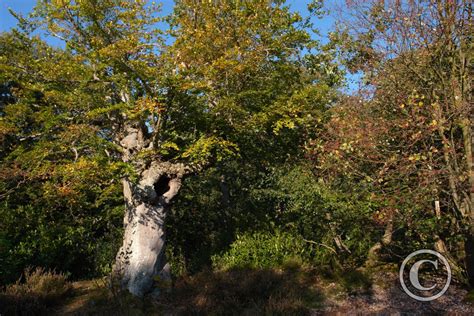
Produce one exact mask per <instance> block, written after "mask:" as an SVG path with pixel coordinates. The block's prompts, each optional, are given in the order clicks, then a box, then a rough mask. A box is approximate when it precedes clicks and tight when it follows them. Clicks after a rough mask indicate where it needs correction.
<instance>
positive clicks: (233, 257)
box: [212, 231, 309, 270]
mask: <svg viewBox="0 0 474 316" xmlns="http://www.w3.org/2000/svg"><path fill="white" fill-rule="evenodd" d="M307 249H308V244H306V243H305V242H304V240H303V239H302V238H301V237H299V236H296V235H291V234H289V233H286V232H280V231H276V232H275V233H273V234H272V233H268V232H255V233H251V234H244V235H241V236H238V237H237V240H236V241H235V242H234V243H232V245H231V246H230V249H229V250H228V251H227V252H225V253H223V254H221V255H215V256H213V257H212V261H213V265H214V267H215V268H217V269H224V270H226V269H230V268H244V267H245V268H273V267H279V266H282V265H284V264H285V263H287V262H290V261H299V262H303V261H305V259H306V258H308V256H309V254H308V250H307Z"/></svg>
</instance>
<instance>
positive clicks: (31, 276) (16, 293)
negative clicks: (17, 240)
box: [0, 268, 72, 315]
mask: <svg viewBox="0 0 474 316" xmlns="http://www.w3.org/2000/svg"><path fill="white" fill-rule="evenodd" d="M22 281H23V282H22ZM71 289H72V285H71V283H70V282H68V281H67V277H66V275H64V274H62V273H56V272H54V271H46V270H44V269H43V268H36V269H31V268H29V269H26V270H25V272H24V275H23V280H22V279H20V280H18V281H17V282H16V283H14V284H11V285H9V286H7V287H5V289H3V290H2V292H1V293H0V313H2V314H6V315H38V314H44V313H46V311H47V309H48V307H50V306H52V305H54V304H55V303H57V302H58V301H59V300H60V299H62V298H64V297H65V296H66V295H67V294H68V292H69V291H70V290H71Z"/></svg>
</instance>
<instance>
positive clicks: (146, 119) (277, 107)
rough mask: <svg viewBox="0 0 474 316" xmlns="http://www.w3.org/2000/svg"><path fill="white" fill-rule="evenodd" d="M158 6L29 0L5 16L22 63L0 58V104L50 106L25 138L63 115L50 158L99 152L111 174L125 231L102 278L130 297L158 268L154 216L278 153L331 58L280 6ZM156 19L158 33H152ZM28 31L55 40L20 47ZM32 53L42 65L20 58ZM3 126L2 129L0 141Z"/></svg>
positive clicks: (298, 139) (317, 103) (312, 112)
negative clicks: (200, 179) (31, 3)
mask: <svg viewBox="0 0 474 316" xmlns="http://www.w3.org/2000/svg"><path fill="white" fill-rule="evenodd" d="M319 8H320V5H319V4H318V3H314V4H312V5H311V6H310V9H311V12H313V13H317V11H318V10H319ZM159 14H160V13H159V6H156V5H154V4H151V3H148V2H146V1H143V0H139V1H118V0H100V1H98V0H83V1H65V0H53V1H40V2H39V3H38V5H37V7H36V9H35V11H34V13H33V14H32V16H31V19H29V20H28V19H24V18H22V17H18V18H19V20H20V22H21V23H20V26H21V28H22V30H23V31H22V32H16V33H15V35H14V37H15V41H16V42H18V43H22V44H21V45H18V47H17V48H15V45H12V46H11V55H12V56H14V55H15V52H16V51H15V49H18V50H23V48H22V47H24V46H22V45H26V46H28V45H34V46H33V49H32V50H29V51H28V53H26V54H23V55H22V56H23V57H24V59H15V58H7V60H3V59H2V63H3V64H2V65H4V66H5V67H7V68H6V69H8V71H7V72H5V73H4V75H3V76H2V82H4V83H5V84H4V85H3V86H2V87H4V88H5V89H9V90H8V91H9V92H8V94H5V95H2V98H3V99H5V98H7V99H8V100H6V99H5V100H3V99H2V102H3V103H5V102H8V103H12V102H13V103H15V102H16V101H18V100H19V99H21V95H20V93H27V92H28V93H29V92H31V91H38V94H37V99H38V100H40V101H41V102H42V103H41V104H44V105H45V106H47V108H48V109H51V112H50V116H49V120H48V123H47V124H39V125H38V129H39V130H40V131H39V132H38V133H37V134H33V133H31V130H29V127H27V126H25V127H24V128H25V129H24V130H23V133H27V134H28V135H27V136H25V137H27V138H28V139H29V140H30V141H31V144H33V145H35V146H36V148H38V149H41V148H42V147H41V141H42V140H43V138H42V135H43V133H44V131H49V133H53V134H52V135H50V136H48V137H53V136H54V131H55V130H56V129H60V130H62V129H64V128H65V127H64V125H63V124H64V122H63V121H64V120H66V121H67V122H68V124H69V125H71V126H73V130H74V131H76V133H75V134H71V133H68V132H67V131H65V132H64V133H65V135H66V136H67V137H66V136H63V138H57V137H55V136H54V137H53V138H54V139H55V142H59V143H61V148H64V150H66V152H67V155H65V156H63V159H66V160H67V159H72V166H73V167H77V163H78V162H79V161H82V160H83V159H88V160H89V161H90V162H91V164H93V163H94V161H95V160H96V159H98V157H99V156H100V157H101V159H103V160H102V162H103V163H105V165H104V166H107V168H110V169H111V171H110V172H111V175H110V176H111V177H114V178H117V177H119V176H121V177H122V180H121V181H122V185H123V196H124V198H125V204H126V207H125V215H124V229H125V231H124V237H123V243H122V247H121V248H120V250H119V252H118V254H117V257H116V262H115V265H114V273H113V274H114V277H115V278H116V279H117V280H119V281H120V284H121V286H122V287H123V288H126V289H128V290H129V291H130V292H131V293H132V294H134V295H137V296H143V295H144V294H146V293H148V292H150V291H151V290H152V289H153V283H154V281H156V280H165V281H166V280H168V279H169V277H170V275H169V274H170V272H169V265H168V264H167V262H166V258H165V240H166V234H165V231H164V222H165V219H166V214H167V212H168V210H169V208H170V206H171V202H172V200H173V198H175V197H176V195H177V194H178V193H179V191H180V188H181V186H182V185H183V180H184V179H185V177H186V176H187V175H190V174H194V173H198V172H200V171H202V170H203V169H205V168H208V167H209V166H212V165H215V164H216V163H220V162H222V161H225V160H226V159H237V160H238V161H242V162H245V164H252V163H257V162H258V163H259V164H261V165H262V166H268V164H269V163H270V162H271V161H272V159H273V160H274V161H285V159H287V158H288V155H290V154H291V153H292V152H294V151H295V150H296V149H297V148H299V146H300V145H301V144H302V143H303V141H304V139H303V138H302V136H303V135H304V134H305V133H307V128H308V127H309V126H310V125H311V124H312V122H313V120H314V118H315V117H316V116H318V115H320V113H321V111H323V110H324V108H325V106H326V104H328V103H330V102H331V100H332V98H333V97H334V93H333V90H332V87H333V86H334V84H335V83H336V82H337V81H338V80H339V78H338V74H337V73H335V72H334V71H333V70H334V65H332V64H331V62H330V61H331V60H332V59H331V58H332V57H331V53H330V52H327V51H326V52H325V51H324V50H322V48H321V46H320V45H319V43H317V42H316V41H314V40H313V39H312V38H311V36H310V33H309V30H310V29H311V22H310V18H307V19H303V18H302V17H301V16H300V15H299V14H298V13H292V12H290V10H289V8H288V7H287V6H285V5H284V1H266V0H262V1H231V0H222V1H188V0H183V1H177V2H176V5H175V10H174V12H173V14H171V15H170V16H169V17H165V18H163V17H160V16H159ZM165 20H166V21H167V22H168V23H169V25H170V29H169V30H166V31H163V30H162V29H163V28H160V27H159V25H162V24H163V22H164V21H165ZM160 23H161V24H160ZM38 27H40V28H43V30H44V31H45V32H47V33H48V34H49V35H50V36H55V37H57V38H60V39H61V40H63V41H64V43H65V48H64V49H52V48H49V47H48V46H47V44H45V43H43V42H41V41H40V40H39V39H38V40H36V39H35V40H34V41H33V42H31V39H30V37H31V34H32V33H31V32H32V31H33V30H34V29H36V28H38ZM167 40H171V42H172V44H166V43H167ZM38 49H39V50H38ZM23 51H24V52H26V51H25V50H23ZM39 51H40V52H41V53H38V52H39ZM2 56H3V55H2ZM38 60H41V62H42V64H41V67H33V66H28V65H27V64H28V63H31V64H32V65H36V63H37V62H38ZM24 76H27V77H28V80H30V81H31V80H33V78H34V82H29V83H28V84H25V79H24ZM15 84H19V85H20V87H21V88H19V89H16V88H15ZM61 96H62V97H61ZM10 99H11V100H10ZM31 102H33V103H34V102H39V101H34V100H32V101H31ZM31 102H30V103H31ZM3 103H2V104H3ZM5 104H6V103H5ZM58 105H61V107H58ZM2 106H3V105H2ZM10 108H12V107H10ZM59 109H60V110H59ZM17 114H18V113H17ZM14 115H16V114H14V113H12V112H11V111H10V112H9V113H7V114H6V116H7V117H8V119H6V121H9V120H10V121H11V120H13V116H14ZM58 115H59V116H58ZM20 117H21V115H20ZM57 117H61V118H63V119H61V120H60V119H58V120H56V119H55V118H57ZM10 121H9V122H10ZM9 124H10V125H9ZM12 126H13V125H12V123H8V124H3V125H2V135H3V136H2V137H4V138H5V139H8V138H9V136H7V134H8V133H9V131H10V130H11V128H13V127H12ZM81 126H83V127H82V128H81ZM9 128H10V130H9ZM79 131H90V133H89V134H87V137H85V138H84V139H85V141H86V142H90V141H91V140H95V141H96V143H97V144H100V146H99V145H94V146H92V145H90V146H92V147H93V148H89V147H90V146H85V145H84V146H79V144H82V143H80V142H79V141H77V140H74V138H75V136H74V135H78V134H77V133H79ZM18 138H21V136H20V134H18ZM15 141H18V139H17V140H15ZM3 144H4V145H5V144H6V143H3ZM7 147H8V146H7ZM8 148H11V146H10V147H8ZM29 148H31V147H25V148H24V152H26V153H28V152H29ZM40 151H41V150H40ZM45 157H46V158H47V159H49V158H48V157H49V156H45ZM12 159H13V160H12V161H14V160H15V158H12ZM51 161H54V160H51ZM107 161H108V163H107ZM94 166H96V165H94ZM20 168H22V167H21V166H20ZM103 168H105V167H103ZM33 169H34V168H33ZM33 169H28V170H30V171H28V172H31V171H32V170H33ZM24 171H25V172H27V169H24ZM89 179H90V178H89ZM101 179H102V178H101ZM111 180H112V179H111ZM86 181H87V180H86ZM89 181H96V180H89ZM101 181H102V180H101ZM74 184H75V182H74V181H73V180H72V179H71V181H69V182H65V183H64V190H70V189H71V186H73V185H74Z"/></svg>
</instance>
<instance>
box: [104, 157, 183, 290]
mask: <svg viewBox="0 0 474 316" xmlns="http://www.w3.org/2000/svg"><path fill="white" fill-rule="evenodd" d="M185 170H186V168H185V167H184V165H182V164H172V163H169V162H153V163H152V164H151V165H150V166H149V167H148V168H147V169H145V170H144V171H143V172H142V173H141V174H140V178H139V181H138V184H134V183H132V182H131V181H129V180H128V179H125V180H123V192H124V197H125V203H126V211H125V217H124V226H125V227H124V228H125V232H124V238H123V244H122V247H121V248H120V250H119V252H118V254H117V257H116V262H115V266H114V271H113V274H114V277H115V278H116V279H118V281H119V282H120V285H121V287H122V288H123V289H127V290H128V291H129V292H130V293H132V294H133V295H135V296H138V297H142V296H143V295H145V294H147V293H148V292H150V291H151V290H152V288H153V283H154V281H155V280H158V279H159V280H160V281H168V280H169V279H170V271H169V265H168V264H167V262H166V255H165V242H166V233H165V229H164V222H165V218H166V213H167V211H168V209H169V206H170V202H171V200H172V199H173V198H174V197H175V196H176V195H177V194H178V191H179V189H180V187H181V181H182V178H183V176H184V174H185Z"/></svg>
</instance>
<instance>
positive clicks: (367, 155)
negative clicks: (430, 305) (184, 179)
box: [322, 1, 474, 282]
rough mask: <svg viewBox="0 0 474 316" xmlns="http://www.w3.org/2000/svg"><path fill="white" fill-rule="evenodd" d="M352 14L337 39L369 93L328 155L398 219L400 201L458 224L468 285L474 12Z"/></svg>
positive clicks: (467, 6)
mask: <svg viewBox="0 0 474 316" xmlns="http://www.w3.org/2000/svg"><path fill="white" fill-rule="evenodd" d="M348 8H349V9H350V12H352V13H353V18H352V19H351V26H350V28H349V27H347V26H346V28H345V29H344V30H345V31H343V32H341V33H339V35H337V36H335V39H336V40H337V41H340V43H341V47H342V50H343V51H344V53H345V54H346V55H345V56H346V65H347V66H348V68H349V69H351V70H353V71H358V70H361V71H363V72H364V75H365V80H366V82H367V84H368V86H367V89H366V92H367V93H366V94H365V96H366V98H363V97H361V98H359V99H357V98H355V99H349V100H347V102H345V104H344V106H343V107H341V108H340V109H339V110H338V111H339V112H338V113H337V114H336V116H335V117H334V118H333V120H332V121H331V126H335V127H334V128H333V129H332V130H333V131H335V132H334V133H330V136H329V138H330V139H331V140H330V141H329V140H328V141H327V142H325V144H324V145H323V146H322V147H323V148H324V149H325V150H329V151H330V152H332V153H333V154H334V153H335V152H337V153H336V154H335V155H333V156H332V157H331V159H332V158H334V157H336V158H337V160H338V161H341V162H342V164H343V166H345V168H344V170H346V171H348V173H349V174H351V175H353V176H354V175H355V176H356V177H358V178H359V179H366V180H365V181H367V182H368V183H369V184H370V186H371V190H375V191H374V192H377V193H378V194H382V196H383V197H384V198H385V199H390V200H392V201H393V202H394V206H393V207H392V208H391V209H392V210H394V209H397V208H399V207H400V206H402V205H403V201H401V199H402V200H404V201H405V203H416V204H417V205H419V207H420V208H421V210H422V211H424V212H425V214H430V213H431V215H428V216H436V217H437V218H438V220H439V222H438V225H440V224H441V222H444V223H446V221H454V222H455V224H454V225H453V226H452V227H451V230H450V231H451V232H452V231H453V230H452V229H455V228H454V227H460V229H459V230H458V231H457V234H460V235H463V236H464V239H465V245H466V248H465V257H466V262H465V267H466V268H467V270H468V273H469V275H470V278H471V282H472V275H474V272H473V271H471V269H472V267H474V262H473V261H472V254H473V252H472V235H473V229H474V222H473V218H474V217H473V214H474V212H473V193H472V192H473V190H472V188H473V185H474V173H473V170H474V169H473V164H472V159H473V158H472V157H473V150H472V142H473V138H472V127H473V124H472V117H473V112H472V111H473V107H472V99H471V92H470V91H471V86H470V84H471V83H470V82H471V79H470V73H469V67H470V65H471V64H472V45H471V44H470V36H471V35H470V33H469V25H471V24H472V4H471V3H470V2H469V1H408V2H404V1H350V2H348ZM354 26H355V28H354ZM351 30H352V31H351ZM367 96H368V97H367ZM349 130H351V132H350V133H347V134H344V133H345V132H344V131H349ZM331 144H332V145H331ZM326 157H327V156H326ZM402 194H403V195H402ZM435 201H438V202H440V205H441V207H440V208H439V209H437V210H436V212H434V211H433V209H434V202H435ZM397 212H399V210H397ZM392 213H393V212H392ZM406 215H409V217H410V218H412V219H413V218H414V216H415V215H414V214H411V215H410V214H409V213H408V214H406ZM406 215H404V216H406ZM389 217H390V216H389ZM443 226H444V225H443ZM443 226H441V227H443ZM387 227H388V226H387ZM441 227H438V228H441ZM448 231H449V230H448ZM434 232H435V234H434V235H435V236H433V238H434V239H435V240H436V239H437V238H441V239H443V238H444V237H447V236H446V231H445V232H443V231H442V229H436V228H435V229H434ZM443 235H445V236H443ZM438 241H440V240H438ZM437 245H438V246H440V245H443V242H442V240H441V243H437ZM440 248H444V251H448V250H447V249H446V248H445V247H444V246H441V247H440ZM441 250H443V249H441Z"/></svg>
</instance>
